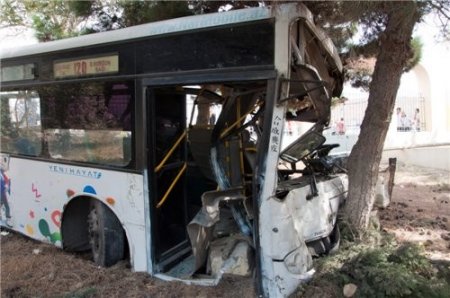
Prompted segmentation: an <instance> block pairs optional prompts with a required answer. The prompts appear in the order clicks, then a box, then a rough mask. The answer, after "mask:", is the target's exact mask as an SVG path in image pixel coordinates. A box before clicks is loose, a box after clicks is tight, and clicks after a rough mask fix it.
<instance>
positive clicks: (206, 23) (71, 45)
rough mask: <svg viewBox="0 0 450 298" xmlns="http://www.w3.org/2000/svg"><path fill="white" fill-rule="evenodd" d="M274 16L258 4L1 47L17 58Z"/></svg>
mask: <svg viewBox="0 0 450 298" xmlns="http://www.w3.org/2000/svg"><path fill="white" fill-rule="evenodd" d="M271 16H272V14H271V10H270V7H256V8H248V9H239V10H232V11H227V12H220V13H211V14H204V15H196V16H187V17H181V18H176V19H169V20H164V21H159V22H154V23H148V24H143V25H137V26H132V27H128V28H123V29H118V30H113V31H107V32H101V33H94V34H88V35H82V36H77V37H72V38H66V39H61V40H56V41H50V42H43V43H39V44H34V45H28V46H24V47H21V48H14V47H12V48H7V49H1V52H0V58H1V59H7V58H14V57H22V56H29V55H35V54H42V53H49V52H56V51H61V50H66V49H75V48H83V47H86V46H92V45H100V44H106V43H113V42H118V41H124V40H132V39H139V38H144V37H149V36H157V35H163V34H170V33H175V32H183V31H191V30H196V29H203V28H211V27H217V26H223V25H227V24H237V23H243V22H251V21H259V20H264V19H268V18H270V17H271Z"/></svg>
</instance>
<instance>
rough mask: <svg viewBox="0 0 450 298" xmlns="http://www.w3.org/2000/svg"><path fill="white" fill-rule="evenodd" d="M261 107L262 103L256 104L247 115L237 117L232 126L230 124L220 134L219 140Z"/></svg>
mask: <svg viewBox="0 0 450 298" xmlns="http://www.w3.org/2000/svg"><path fill="white" fill-rule="evenodd" d="M261 105H262V102H259V103H257V104H256V105H255V106H253V107H252V108H251V109H250V110H249V111H248V112H247V113H245V114H244V115H242V116H241V117H239V118H238V119H237V120H236V121H235V122H234V123H233V124H231V125H230V126H229V127H227V128H226V129H225V130H224V131H223V132H222V133H221V134H220V138H223V137H224V136H226V135H227V133H228V132H229V131H230V130H232V129H233V128H234V127H235V126H236V125H238V124H239V123H240V122H241V121H242V120H243V119H244V118H245V117H247V115H248V114H250V113H251V112H252V111H254V110H255V109H256V108H258V107H260V106H261Z"/></svg>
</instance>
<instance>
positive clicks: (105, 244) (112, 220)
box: [88, 201, 125, 267]
mask: <svg viewBox="0 0 450 298" xmlns="http://www.w3.org/2000/svg"><path fill="white" fill-rule="evenodd" d="M88 230H89V244H90V247H91V252H92V258H93V261H94V262H95V263H96V264H97V265H100V266H103V267H109V266H112V265H114V264H116V263H117V262H118V261H120V260H122V259H123V258H124V256H125V234H124V231H123V228H122V225H121V224H120V222H119V220H118V219H117V217H116V216H115V215H114V213H113V212H112V211H111V210H110V209H109V208H108V207H107V206H106V205H104V204H102V203H101V202H98V201H96V202H94V203H93V204H92V205H91V211H90V212H89V215H88Z"/></svg>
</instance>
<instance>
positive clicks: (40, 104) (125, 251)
mask: <svg viewBox="0 0 450 298" xmlns="http://www.w3.org/2000/svg"><path fill="white" fill-rule="evenodd" d="M1 75H2V77H1V93H0V96H1V124H2V127H1V176H2V193H1V195H2V201H1V202H2V221H1V223H2V226H3V227H7V228H9V229H11V230H14V231H17V232H19V233H22V234H24V235H26V236H28V237H31V238H33V239H37V240H41V241H46V242H49V243H52V244H54V245H56V246H59V247H61V248H63V249H64V250H67V251H91V252H92V258H93V260H94V261H95V262H96V263H97V264H99V265H102V266H110V265H113V264H114V263H116V262H118V261H120V260H122V259H125V258H128V259H129V261H130V263H131V267H132V270H134V271H139V272H148V273H149V274H151V275H154V276H156V277H159V278H162V279H165V280H181V281H185V282H188V283H197V284H203V285H214V284H217V282H218V281H219V280H220V278H221V276H222V275H223V274H238V275H248V274H251V272H255V273H256V274H255V276H256V277H255V278H256V284H257V288H258V293H259V294H261V295H263V296H271V297H276V296H287V295H289V294H290V293H292V292H293V291H294V290H295V289H296V288H297V286H298V285H299V284H300V283H301V282H302V281H304V280H307V279H308V278H309V277H310V276H311V274H312V272H313V268H312V256H314V255H323V254H327V253H329V252H330V251H332V250H333V249H336V247H337V246H338V244H339V229H338V228H337V227H336V214H337V210H338V208H339V205H340V204H341V203H342V201H343V199H344V197H345V194H346V187H347V182H346V176H345V174H342V166H341V165H340V160H339V159H338V158H335V157H330V156H329V155H328V153H329V151H330V150H331V149H332V148H333V147H334V146H333V145H324V142H325V138H324V137H323V135H322V131H323V129H324V128H325V127H326V126H327V125H328V121H329V117H330V100H331V97H332V96H338V95H339V94H340V92H341V89H342V66H341V62H340V60H339V57H338V55H337V52H336V49H335V48H334V46H333V45H332V43H331V41H330V39H329V38H327V37H326V36H325V35H324V34H323V33H322V31H320V30H319V29H318V28H316V27H315V26H314V23H313V20H312V15H311V13H310V12H309V11H308V10H307V9H306V8H305V7H304V6H303V5H301V4H286V5H277V6H274V7H259V8H249V9H243V10H236V11H229V12H223V13H215V14H207V15H200V16H190V17H183V18H179V19H172V20H167V21H161V22H156V23H151V24H145V25H140V26H135V27H130V28H125V29H120V30H116V31H110V32H104V33H98V34H92V35H86V36H80V37H75V38H68V39H65V40H59V41H53V42H48V43H42V44H38V45H33V46H29V47H23V48H14V49H10V50H4V51H3V52H2V54H1ZM287 120H289V121H302V122H305V123H311V124H312V125H311V127H310V128H309V130H307V131H306V132H305V133H304V134H303V135H301V136H299V138H298V139H297V140H296V141H295V142H293V143H292V144H289V145H288V146H287V147H286V148H284V149H283V150H282V149H281V148H282V147H281V144H282V138H283V131H284V126H285V123H286V121H287Z"/></svg>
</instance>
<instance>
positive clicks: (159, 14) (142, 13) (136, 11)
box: [119, 1, 192, 27]
mask: <svg viewBox="0 0 450 298" xmlns="http://www.w3.org/2000/svg"><path fill="white" fill-rule="evenodd" d="M119 5H120V6H122V8H123V15H124V17H123V23H124V25H125V27H129V26H134V25H139V24H143V23H149V22H155V21H161V20H166V19H171V18H177V17H182V16H187V15H191V14H192V11H190V10H189V7H188V2H187V1H121V2H119Z"/></svg>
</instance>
